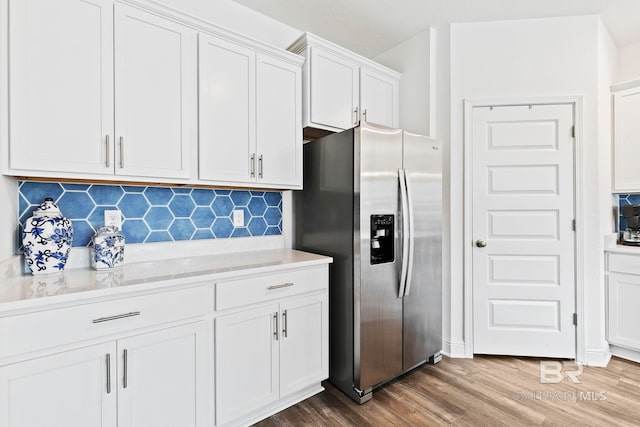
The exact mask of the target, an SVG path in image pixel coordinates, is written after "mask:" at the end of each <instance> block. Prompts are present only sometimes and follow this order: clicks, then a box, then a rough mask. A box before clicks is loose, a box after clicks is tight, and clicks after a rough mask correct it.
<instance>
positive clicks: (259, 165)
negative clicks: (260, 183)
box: [258, 154, 264, 178]
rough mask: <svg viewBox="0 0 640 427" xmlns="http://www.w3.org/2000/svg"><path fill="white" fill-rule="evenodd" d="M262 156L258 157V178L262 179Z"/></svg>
mask: <svg viewBox="0 0 640 427" xmlns="http://www.w3.org/2000/svg"><path fill="white" fill-rule="evenodd" d="M263 163H264V162H263V160H262V154H260V156H259V157H258V178H262V175H263V174H264V166H263Z"/></svg>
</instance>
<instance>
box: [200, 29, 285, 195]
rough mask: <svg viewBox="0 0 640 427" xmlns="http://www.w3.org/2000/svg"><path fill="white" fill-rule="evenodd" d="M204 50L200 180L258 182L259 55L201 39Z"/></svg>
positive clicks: (236, 47)
mask: <svg viewBox="0 0 640 427" xmlns="http://www.w3.org/2000/svg"><path fill="white" fill-rule="evenodd" d="M198 50H199V64H198V67H199V73H198V74H199V79H200V85H199V95H200V96H199V103H200V110H199V117H200V120H199V122H198V126H199V129H200V135H199V143H198V144H199V157H198V158H199V172H198V176H199V178H200V179H203V180H213V181H229V182H255V179H256V171H255V170H256V166H257V163H256V162H257V159H256V158H255V156H256V152H255V145H256V130H255V114H256V108H255V97H256V93H255V86H256V74H255V73H256V71H255V61H256V53H255V52H254V51H253V50H251V49H248V48H246V47H244V46H239V45H236V44H234V43H230V42H228V41H225V40H221V39H219V38H216V37H212V36H208V35H205V34H200V35H199V44H198ZM279 107H280V105H278V106H277V107H276V108H279ZM252 156H253V157H252Z"/></svg>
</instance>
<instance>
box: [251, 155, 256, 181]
mask: <svg viewBox="0 0 640 427" xmlns="http://www.w3.org/2000/svg"><path fill="white" fill-rule="evenodd" d="M255 176H256V154H255V153H253V154H252V155H251V178H255Z"/></svg>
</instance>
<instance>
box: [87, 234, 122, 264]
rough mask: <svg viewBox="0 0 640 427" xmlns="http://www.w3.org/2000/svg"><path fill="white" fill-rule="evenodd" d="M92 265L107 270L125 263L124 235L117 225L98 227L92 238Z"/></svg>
mask: <svg viewBox="0 0 640 427" xmlns="http://www.w3.org/2000/svg"><path fill="white" fill-rule="evenodd" d="M91 245H92V250H91V266H92V267H93V268H94V269H96V270H107V269H111V268H118V267H121V266H123V265H124V236H123V235H122V234H120V233H118V228H117V227H112V226H108V227H98V230H97V231H96V234H95V235H94V236H93V238H92V239H91Z"/></svg>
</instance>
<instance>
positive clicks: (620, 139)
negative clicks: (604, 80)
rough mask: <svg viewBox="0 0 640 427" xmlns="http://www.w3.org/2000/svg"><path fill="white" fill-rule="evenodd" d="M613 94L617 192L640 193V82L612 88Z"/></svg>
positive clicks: (635, 81)
mask: <svg viewBox="0 0 640 427" xmlns="http://www.w3.org/2000/svg"><path fill="white" fill-rule="evenodd" d="M611 91H612V93H613V153H614V171H613V191H614V192H627V191H629V192H630V191H640V168H639V167H638V162H637V159H638V158H639V157H640V79H639V80H633V81H629V82H624V83H620V84H617V85H614V86H612V87H611Z"/></svg>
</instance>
